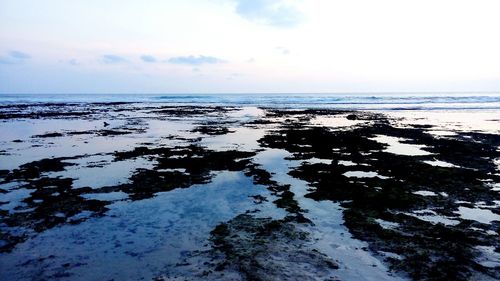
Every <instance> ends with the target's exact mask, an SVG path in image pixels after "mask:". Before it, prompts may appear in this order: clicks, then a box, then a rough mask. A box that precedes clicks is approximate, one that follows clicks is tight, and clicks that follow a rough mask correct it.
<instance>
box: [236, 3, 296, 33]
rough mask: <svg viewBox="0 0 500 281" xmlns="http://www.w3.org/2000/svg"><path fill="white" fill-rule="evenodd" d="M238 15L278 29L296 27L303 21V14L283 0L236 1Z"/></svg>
mask: <svg viewBox="0 0 500 281" xmlns="http://www.w3.org/2000/svg"><path fill="white" fill-rule="evenodd" d="M235 1H236V13H238V14H239V15H240V16H242V17H243V18H245V19H247V20H250V21H254V22H257V23H261V24H266V25H272V26H277V27H294V26H296V25H298V24H299V23H300V22H301V21H302V19H303V15H302V13H301V12H300V11H299V10H297V9H296V8H295V7H294V6H293V5H291V4H290V3H287V2H286V1H283V0H235Z"/></svg>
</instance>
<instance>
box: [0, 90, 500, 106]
mask: <svg viewBox="0 0 500 281" xmlns="http://www.w3.org/2000/svg"><path fill="white" fill-rule="evenodd" d="M67 102H74V103H101V102H133V103H168V104H179V105H235V106H262V107H293V108H341V109H375V110H377V109H380V110H400V109H401V110H432V109H500V92H498V93H472V92H471V93H411V94H410V93H401V94H398V93H385V94H384V93H376V94H374V93H365V94H345V93H337V94H314V93H304V94H0V104H18V103H67Z"/></svg>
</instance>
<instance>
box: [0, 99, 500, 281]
mask: <svg viewBox="0 0 500 281" xmlns="http://www.w3.org/2000/svg"><path fill="white" fill-rule="evenodd" d="M498 116H500V112H498V111H494V110H489V111H485V110H481V111H474V110H469V111H467V110H451V111H346V110H326V109H273V108H255V107H232V106H225V107H222V106H205V107H203V106H170V105H168V104H154V103H152V104H148V103H98V104H97V103H94V104H92V103H73V104H60V103H58V104H18V105H9V106H0V130H1V132H2V134H1V136H0V279H2V280H498V279H499V278H500V271H499V267H500V241H499V239H498V233H499V226H500V196H499V193H498V192H499V191H500V148H499V147H500V120H499V118H498Z"/></svg>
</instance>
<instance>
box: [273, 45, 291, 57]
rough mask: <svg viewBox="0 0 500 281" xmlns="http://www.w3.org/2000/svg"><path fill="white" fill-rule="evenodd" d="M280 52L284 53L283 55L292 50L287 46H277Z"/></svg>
mask: <svg viewBox="0 0 500 281" xmlns="http://www.w3.org/2000/svg"><path fill="white" fill-rule="evenodd" d="M275 49H276V50H277V51H278V52H280V53H282V54H283V55H288V54H290V50H289V49H288V48H287V47H281V46H280V47H276V48H275Z"/></svg>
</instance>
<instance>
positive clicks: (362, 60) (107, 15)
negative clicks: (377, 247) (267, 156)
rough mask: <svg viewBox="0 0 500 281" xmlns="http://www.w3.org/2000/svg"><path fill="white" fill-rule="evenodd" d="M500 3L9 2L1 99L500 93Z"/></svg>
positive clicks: (3, 12)
mask: <svg viewBox="0 0 500 281" xmlns="http://www.w3.org/2000/svg"><path fill="white" fill-rule="evenodd" d="M499 12H500V1H498V0H468V1H464V0H418V1H415V0H412V1H409V0H377V1H373V0H349V1H345V0H342V1H337V0H183V1H179V0H175V1H174V0H143V1H132V0H71V1H68V0H44V1H34V0H0V93H192V92H195V93H205V92H207V93H230V92H238V93H240V92H244V93H253V92H259V93H262V92H265V93H272V92H282V93H283V92H285V93H292V92H293V93H295V92H315V93H318V92H322V93H330V92H399V91H405V92H408V91H410V92H419V91H447V92H450V91H500V51H499V50H500V36H499V35H498V34H499V29H500V16H499Z"/></svg>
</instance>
